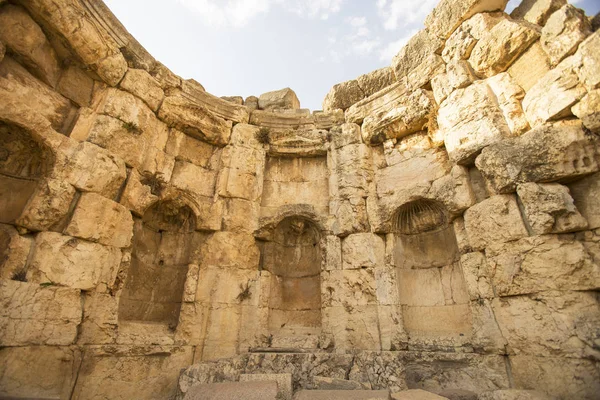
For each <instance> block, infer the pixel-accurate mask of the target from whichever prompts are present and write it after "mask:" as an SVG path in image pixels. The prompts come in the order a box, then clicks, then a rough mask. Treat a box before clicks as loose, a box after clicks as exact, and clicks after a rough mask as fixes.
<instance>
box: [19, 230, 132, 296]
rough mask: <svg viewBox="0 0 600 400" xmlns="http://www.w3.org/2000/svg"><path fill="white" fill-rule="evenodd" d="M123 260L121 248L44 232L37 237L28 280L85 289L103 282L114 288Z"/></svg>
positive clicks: (90, 288) (93, 287) (106, 285)
mask: <svg viewBox="0 0 600 400" xmlns="http://www.w3.org/2000/svg"><path fill="white" fill-rule="evenodd" d="M120 263H121V251H120V250H119V249H117V248H114V247H109V246H103V245H101V244H98V243H91V242H87V241H85V240H80V239H75V238H73V237H71V236H64V235H61V234H60V233H55V232H41V233H39V234H38V235H37V237H36V240H35V248H34V252H33V256H32V259H31V262H30V264H29V267H28V269H27V281H28V282H34V283H40V284H47V283H55V284H58V285H61V286H68V287H71V288H74V289H81V290H92V289H95V288H98V286H99V285H100V284H103V286H104V289H106V288H110V287H112V285H113V283H114V281H115V278H116V276H117V270H118V268H119V265H120ZM100 289H101V288H100Z"/></svg>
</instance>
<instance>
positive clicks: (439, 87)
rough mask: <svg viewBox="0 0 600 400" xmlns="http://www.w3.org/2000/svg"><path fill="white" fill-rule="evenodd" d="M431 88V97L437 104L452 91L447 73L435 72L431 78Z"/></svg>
mask: <svg viewBox="0 0 600 400" xmlns="http://www.w3.org/2000/svg"><path fill="white" fill-rule="evenodd" d="M431 89H432V90H433V98H434V99H435V102H436V103H437V104H442V102H443V101H444V100H446V99H447V98H448V96H449V95H450V93H452V89H453V88H452V86H450V81H449V80H448V74H446V73H442V74H437V75H436V76H434V77H433V78H431Z"/></svg>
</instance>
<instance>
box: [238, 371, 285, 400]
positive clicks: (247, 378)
mask: <svg viewBox="0 0 600 400" xmlns="http://www.w3.org/2000/svg"><path fill="white" fill-rule="evenodd" d="M272 381H275V382H277V396H276V397H278V399H281V400H292V395H293V394H294V390H293V386H292V374H240V382H272Z"/></svg>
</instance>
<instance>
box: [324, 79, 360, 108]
mask: <svg viewBox="0 0 600 400" xmlns="http://www.w3.org/2000/svg"><path fill="white" fill-rule="evenodd" d="M364 98H365V94H364V92H363V91H362V90H361V88H360V86H358V81H356V80H354V79H353V80H351V81H347V82H342V83H338V84H336V85H334V86H333V87H332V88H331V90H329V93H327V95H326V96H325V99H324V100H323V111H326V112H331V111H333V110H336V109H338V108H339V109H342V110H346V109H347V108H348V107H350V106H351V105H353V104H355V103H356V102H358V101H360V100H362V99H364Z"/></svg>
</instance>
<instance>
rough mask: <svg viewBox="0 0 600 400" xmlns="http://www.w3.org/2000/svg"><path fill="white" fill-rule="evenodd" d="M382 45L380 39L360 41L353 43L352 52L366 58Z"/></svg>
mask: <svg viewBox="0 0 600 400" xmlns="http://www.w3.org/2000/svg"><path fill="white" fill-rule="evenodd" d="M380 45H381V42H380V41H379V39H378V38H376V39H366V40H358V41H355V42H353V43H352V52H353V53H354V54H357V55H359V56H366V55H369V54H371V53H372V52H373V51H374V50H375V49H377V48H378V47H379V46H380Z"/></svg>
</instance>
